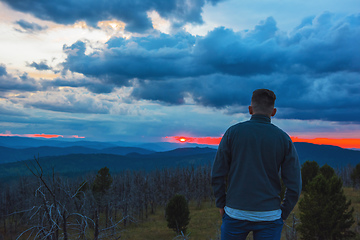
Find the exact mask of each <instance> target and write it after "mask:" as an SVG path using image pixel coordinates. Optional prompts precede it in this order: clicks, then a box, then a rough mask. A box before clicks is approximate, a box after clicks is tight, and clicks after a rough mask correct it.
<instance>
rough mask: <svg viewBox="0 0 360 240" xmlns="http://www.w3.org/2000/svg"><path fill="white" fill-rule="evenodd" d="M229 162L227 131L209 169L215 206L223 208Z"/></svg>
mask: <svg viewBox="0 0 360 240" xmlns="http://www.w3.org/2000/svg"><path fill="white" fill-rule="evenodd" d="M230 162H231V152H230V146H229V141H228V131H227V132H226V133H225V134H224V136H223V137H222V139H221V142H220V144H219V147H218V150H217V153H216V156H215V160H214V163H213V166H212V171H211V185H212V188H213V192H214V195H215V199H216V200H215V202H216V207H218V208H223V207H225V204H226V178H227V175H228V172H229V168H230Z"/></svg>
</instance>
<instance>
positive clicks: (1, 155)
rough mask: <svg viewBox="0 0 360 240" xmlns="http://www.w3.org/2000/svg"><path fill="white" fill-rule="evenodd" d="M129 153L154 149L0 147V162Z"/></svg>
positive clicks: (140, 152) (148, 151)
mask: <svg viewBox="0 0 360 240" xmlns="http://www.w3.org/2000/svg"><path fill="white" fill-rule="evenodd" d="M129 153H138V154H150V153H154V151H151V150H147V149H143V148H137V147H111V148H104V149H100V150H99V149H93V148H87V147H82V146H72V147H47V146H44V147H33V148H24V149H15V148H8V147H0V164H1V163H9V162H16V161H23V160H29V159H34V157H38V156H39V157H49V156H64V155H69V154H114V155H127V154H129Z"/></svg>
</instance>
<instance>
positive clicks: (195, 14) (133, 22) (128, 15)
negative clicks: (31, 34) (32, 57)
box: [2, 0, 222, 32]
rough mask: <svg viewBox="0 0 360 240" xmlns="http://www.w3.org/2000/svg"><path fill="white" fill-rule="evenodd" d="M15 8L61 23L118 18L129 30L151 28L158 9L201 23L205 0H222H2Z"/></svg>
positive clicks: (211, 0)
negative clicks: (151, 17) (151, 16)
mask: <svg viewBox="0 0 360 240" xmlns="http://www.w3.org/2000/svg"><path fill="white" fill-rule="evenodd" d="M2 1H3V2H5V3H7V4H8V5H9V6H11V7H12V8H13V9H15V10H18V11H21V12H26V13H31V14H33V15H34V16H36V17H38V18H40V19H43V20H50V21H54V22H56V23H61V24H73V23H75V22H77V21H86V22H87V23H88V24H89V25H91V26H95V27H96V25H97V22H99V21H103V20H111V19H117V20H121V21H123V22H125V23H126V30H127V31H130V32H145V31H147V30H149V29H152V23H151V21H150V19H149V18H148V15H147V12H148V11H152V10H155V11H157V12H158V13H159V14H160V16H161V17H163V18H166V19H169V20H174V19H175V22H176V23H177V24H178V25H181V26H182V25H184V24H186V23H202V17H201V13H202V7H203V6H204V5H205V3H206V2H209V3H211V4H216V3H218V2H220V1H222V0H196V1H191V4H189V3H187V2H186V1H179V0H167V1H162V0H142V1H133V0H114V1H98V0H89V1H86V2H83V1H78V0H69V1H61V0H53V1H44V0H33V1H28V0H2Z"/></svg>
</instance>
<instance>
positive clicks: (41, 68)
mask: <svg viewBox="0 0 360 240" xmlns="http://www.w3.org/2000/svg"><path fill="white" fill-rule="evenodd" d="M27 66H28V67H34V68H35V69H36V70H39V71H45V70H52V68H51V67H50V66H49V65H48V64H47V62H46V61H41V62H40V63H36V62H32V63H30V64H27Z"/></svg>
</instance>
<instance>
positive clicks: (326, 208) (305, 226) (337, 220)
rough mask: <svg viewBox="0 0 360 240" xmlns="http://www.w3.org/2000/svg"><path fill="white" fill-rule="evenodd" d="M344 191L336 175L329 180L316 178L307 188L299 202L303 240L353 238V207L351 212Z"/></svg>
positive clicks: (349, 203) (322, 176)
mask: <svg viewBox="0 0 360 240" xmlns="http://www.w3.org/2000/svg"><path fill="white" fill-rule="evenodd" d="M350 205H351V201H347V200H346V197H345V195H344V191H343V189H342V181H341V179H340V178H338V177H337V176H336V175H333V176H332V177H330V178H327V177H325V176H324V175H323V174H319V175H318V176H316V177H315V178H314V179H313V180H312V181H311V182H310V183H308V185H307V192H305V193H304V198H302V199H301V200H300V202H299V210H300V220H301V225H300V226H299V227H298V230H299V231H300V233H301V235H302V239H306V240H313V239H314V240H316V239H324V240H327V239H329V240H330V239H347V238H348V237H352V236H354V233H353V232H352V231H350V230H349V229H350V227H351V225H352V224H353V223H354V219H353V216H352V214H353V212H354V208H351V209H350V210H349V207H350Z"/></svg>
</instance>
